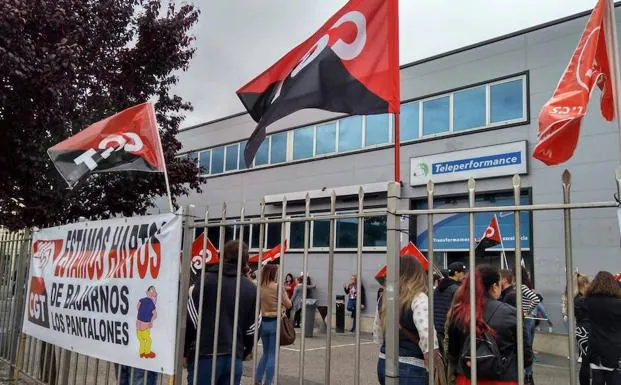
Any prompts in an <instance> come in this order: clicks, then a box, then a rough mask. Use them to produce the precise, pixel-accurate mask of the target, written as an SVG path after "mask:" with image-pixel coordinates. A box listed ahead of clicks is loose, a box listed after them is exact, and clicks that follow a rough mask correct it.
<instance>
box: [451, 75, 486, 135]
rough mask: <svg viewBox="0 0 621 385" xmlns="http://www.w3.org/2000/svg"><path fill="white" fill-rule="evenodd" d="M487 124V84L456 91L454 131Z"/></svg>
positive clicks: (454, 97) (454, 98) (454, 99)
mask: <svg viewBox="0 0 621 385" xmlns="http://www.w3.org/2000/svg"><path fill="white" fill-rule="evenodd" d="M483 126H485V86H483V87H477V88H471V89H468V90H464V91H459V92H455V94H454V96H453V131H461V130H468V129H470V128H477V127H483Z"/></svg>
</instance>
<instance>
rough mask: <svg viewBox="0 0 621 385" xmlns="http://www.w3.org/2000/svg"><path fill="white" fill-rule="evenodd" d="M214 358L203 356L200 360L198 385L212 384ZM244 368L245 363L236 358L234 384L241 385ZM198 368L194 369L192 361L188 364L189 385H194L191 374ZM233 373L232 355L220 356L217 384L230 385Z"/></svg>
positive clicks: (217, 361)
mask: <svg viewBox="0 0 621 385" xmlns="http://www.w3.org/2000/svg"><path fill="white" fill-rule="evenodd" d="M212 362H213V361H212V358H211V357H209V356H207V357H205V356H203V357H200V358H199V359H198V381H197V384H196V385H199V384H203V383H205V384H210V383H211V365H212ZM242 368H243V363H242V360H241V358H237V357H236V358H235V369H234V373H235V374H234V376H235V377H234V383H235V384H239V383H241V377H242ZM195 369H196V368H195V367H194V360H193V359H190V360H189V362H188V385H194V383H193V381H194V379H193V378H192V376H191V375H189V374H190V373H192V374H193V373H194V370H195ZM231 372H233V368H232V365H231V355H230V354H225V355H221V356H218V358H216V382H215V383H216V384H218V385H228V384H229V381H230V378H231Z"/></svg>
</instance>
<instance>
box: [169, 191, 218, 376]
mask: <svg viewBox="0 0 621 385" xmlns="http://www.w3.org/2000/svg"><path fill="white" fill-rule="evenodd" d="M225 221H226V203H223V204H222V215H221V217H220V241H219V243H218V247H219V248H220V250H221V251H224V239H225V238H224V235H225V233H226V227H225V225H224V222H225ZM205 225H209V224H208V223H206V224H205ZM222 270H224V253H222V258H220V260H219V261H218V288H217V289H216V322H215V324H214V333H213V354H212V356H211V380H210V381H209V383H210V384H211V385H215V384H216V361H217V360H216V357H218V340H219V339H220V308H221V307H222V277H223V271H222ZM196 338H198V339H199V341H200V336H196ZM194 370H198V368H194ZM178 384H181V383H178Z"/></svg>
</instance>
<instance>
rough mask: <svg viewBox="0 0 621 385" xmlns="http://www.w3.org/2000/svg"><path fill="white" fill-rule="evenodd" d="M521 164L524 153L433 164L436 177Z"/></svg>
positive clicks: (510, 153) (509, 153)
mask: <svg viewBox="0 0 621 385" xmlns="http://www.w3.org/2000/svg"><path fill="white" fill-rule="evenodd" d="M520 163H522V153H520V152H508V153H505V154H497V155H490V156H480V157H477V158H466V159H460V160H453V161H450V162H438V163H432V173H433V174H434V175H436V174H448V173H453V172H458V171H471V170H480V169H483V168H491V167H501V166H511V165H517V164H520Z"/></svg>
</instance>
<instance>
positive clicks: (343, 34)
mask: <svg viewBox="0 0 621 385" xmlns="http://www.w3.org/2000/svg"><path fill="white" fill-rule="evenodd" d="M398 33H399V31H398V4H397V0H350V1H349V2H348V3H347V4H345V6H343V8H341V9H340V10H339V11H338V12H337V13H335V14H334V15H333V16H332V17H331V18H330V19H329V20H328V21H327V22H326V23H325V24H324V25H323V26H322V27H321V28H320V29H319V30H318V31H317V32H315V34H313V36H311V37H310V38H308V39H307V40H306V41H304V42H303V43H301V44H300V45H298V46H297V47H295V48H294V49H293V50H291V51H290V52H289V53H287V54H286V55H285V56H283V57H282V58H281V59H280V60H278V62H276V63H275V64H274V65H272V66H271V67H270V68H268V69H267V70H266V71H265V72H263V73H262V74H260V75H259V76H257V77H256V78H255V79H253V80H252V81H250V82H249V83H248V84H246V85H245V86H243V87H242V88H240V89H239V90H238V91H237V95H238V96H239V98H240V99H241V101H242V103H243V104H244V107H245V108H246V110H247V111H248V113H249V114H250V116H252V118H253V119H254V120H255V121H256V122H258V123H259V124H258V125H257V127H256V128H255V130H254V132H253V133H252V135H251V136H250V138H249V139H248V143H247V145H246V150H245V159H246V164H251V163H252V160H253V159H254V156H255V154H256V151H257V149H258V148H259V146H260V145H261V142H263V139H265V130H266V127H267V126H269V125H270V124H272V123H274V122H276V121H277V120H279V119H281V118H283V117H285V116H287V115H289V114H292V113H294V112H295V111H298V110H301V109H304V108H320V109H323V110H327V111H332V112H343V113H348V114H353V115H362V114H379V113H386V112H392V113H398V112H399V108H400V90H399V38H398Z"/></svg>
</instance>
